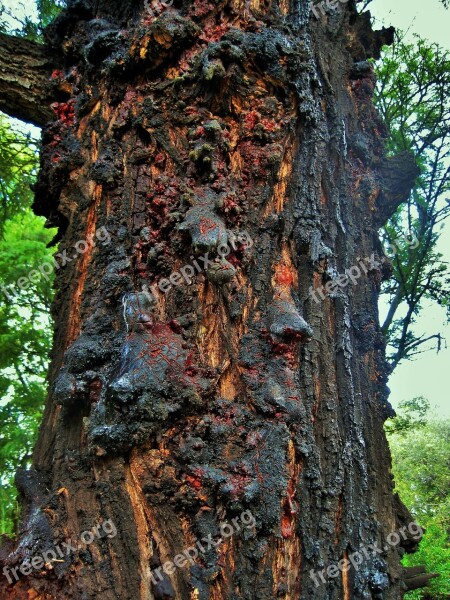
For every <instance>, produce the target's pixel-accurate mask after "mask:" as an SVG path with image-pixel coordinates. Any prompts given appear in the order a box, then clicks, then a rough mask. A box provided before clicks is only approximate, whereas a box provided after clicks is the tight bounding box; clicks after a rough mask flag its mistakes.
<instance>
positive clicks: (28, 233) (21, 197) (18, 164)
mask: <svg viewBox="0 0 450 600" xmlns="http://www.w3.org/2000/svg"><path fill="white" fill-rule="evenodd" d="M36 165H37V154H36V152H35V145H34V144H30V139H29V137H28V136H26V135H23V134H22V133H21V132H20V131H18V130H15V129H14V128H13V127H12V126H11V125H10V122H9V121H8V119H7V118H6V117H1V118H0V189H2V190H4V191H5V192H4V193H5V195H4V203H3V206H2V209H3V210H2V212H1V213H0V231H1V234H2V235H1V238H0V398H1V400H0V423H1V428H0V484H1V488H0V489H1V491H0V533H12V532H13V531H14V529H15V524H16V521H17V505H16V499H15V497H16V490H15V487H14V474H15V471H16V469H17V468H18V467H26V466H27V465H28V464H29V461H30V457H31V450H32V448H33V444H34V442H35V438H36V433H37V428H38V424H39V422H40V419H41V413H42V407H43V403H44V398H45V393H46V390H45V377H46V372H47V367H48V354H49V351H50V346H51V323H50V316H49V315H50V304H51V300H52V285H51V280H46V279H45V278H44V277H38V278H33V282H31V281H30V284H29V286H28V287H26V289H21V288H19V287H17V286H16V287H15V288H14V289H15V293H13V292H12V289H11V288H6V289H7V292H8V294H5V293H4V290H3V289H2V288H3V287H4V286H8V285H10V284H12V285H15V284H16V283H17V281H18V279H20V278H22V277H27V278H28V275H29V273H30V272H31V271H32V270H33V269H37V268H38V267H39V266H40V265H41V264H42V263H44V262H51V260H52V251H51V250H50V249H48V248H47V245H48V243H49V242H50V240H51V239H52V238H53V236H54V233H55V232H54V230H53V231H51V230H50V231H49V230H45V229H44V220H43V219H42V218H39V217H36V216H35V215H34V214H33V213H32V212H31V209H30V205H31V202H32V193H31V189H30V187H29V184H30V183H31V182H32V180H33V176H34V173H35V171H36ZM8 296H10V298H8Z"/></svg>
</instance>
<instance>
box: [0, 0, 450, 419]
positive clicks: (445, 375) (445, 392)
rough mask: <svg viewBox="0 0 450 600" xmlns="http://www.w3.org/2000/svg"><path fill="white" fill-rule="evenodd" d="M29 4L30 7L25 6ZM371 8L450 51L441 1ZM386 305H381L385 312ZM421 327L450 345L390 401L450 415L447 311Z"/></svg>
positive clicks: (407, 0) (420, 360) (400, 381)
mask: <svg viewBox="0 0 450 600" xmlns="http://www.w3.org/2000/svg"><path fill="white" fill-rule="evenodd" d="M4 4H5V5H6V6H7V7H9V8H10V9H11V10H12V12H13V13H19V14H21V15H23V14H24V12H25V14H32V13H33V12H34V2H32V1H30V0H24V1H23V2H21V1H20V0H19V1H17V0H4ZM25 7H26V8H25ZM369 10H370V11H371V13H372V15H373V16H374V18H375V25H376V26H377V27H381V26H382V25H384V26H389V25H394V26H395V27H397V28H399V29H402V30H403V31H408V32H409V33H408V36H407V37H409V38H411V39H412V35H413V34H414V33H417V34H419V35H420V36H421V37H425V38H427V39H428V40H430V41H434V42H438V43H439V44H440V45H441V46H443V47H445V48H447V49H449V50H450V36H449V30H450V9H449V10H446V9H445V8H444V6H443V5H442V3H441V2H440V0H425V1H424V0H373V1H372V2H371V4H370V5H369ZM439 250H440V252H441V253H442V254H443V255H444V257H445V258H446V259H447V260H449V259H450V223H447V225H446V229H445V231H444V233H443V235H442V237H441V240H440V246H439ZM385 311H386V306H383V305H381V306H380V313H381V315H383V313H385ZM418 330H420V331H421V332H423V333H427V334H430V333H437V332H439V333H441V334H442V335H443V336H444V337H446V338H447V345H448V347H447V348H445V347H444V348H443V350H441V352H440V353H439V354H437V353H436V352H435V351H430V352H427V353H425V354H422V355H420V356H419V357H417V358H416V359H415V360H412V361H406V362H403V363H401V364H400V365H399V366H398V367H397V368H396V370H395V372H394V374H393V375H392V377H391V379H390V381H389V387H390V389H391V398H390V401H391V403H392V405H393V406H394V407H397V406H398V404H399V402H400V401H402V400H408V399H411V398H414V397H416V396H425V397H426V398H428V400H429V401H430V403H431V405H432V407H435V413H436V414H437V415H438V416H442V417H449V418H450V326H448V325H446V323H445V312H444V311H443V310H442V309H440V308H439V307H437V306H431V305H430V306H428V307H426V309H425V310H424V311H423V314H422V316H421V317H420V318H419V320H418Z"/></svg>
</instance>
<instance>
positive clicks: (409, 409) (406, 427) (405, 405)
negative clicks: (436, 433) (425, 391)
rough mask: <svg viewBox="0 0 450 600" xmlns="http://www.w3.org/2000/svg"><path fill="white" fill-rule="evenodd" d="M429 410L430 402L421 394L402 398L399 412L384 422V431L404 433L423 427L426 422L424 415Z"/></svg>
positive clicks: (425, 415)
mask: <svg viewBox="0 0 450 600" xmlns="http://www.w3.org/2000/svg"><path fill="white" fill-rule="evenodd" d="M429 410H430V403H429V401H428V400H427V399H426V398H424V397H423V396H418V397H417V398H413V399H412V400H403V401H402V402H400V404H399V414H398V415H397V416H396V417H395V418H394V419H390V420H389V421H388V422H387V423H386V425H385V428H386V432H387V433H389V434H393V433H401V434H406V433H408V432H410V431H411V430H417V429H419V428H420V427H424V426H425V425H426V424H427V420H426V417H427V414H428V411H429Z"/></svg>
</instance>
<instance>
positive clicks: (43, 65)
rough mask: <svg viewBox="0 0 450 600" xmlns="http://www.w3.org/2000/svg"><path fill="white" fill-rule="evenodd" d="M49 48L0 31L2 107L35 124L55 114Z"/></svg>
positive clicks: (0, 100) (41, 123)
mask: <svg viewBox="0 0 450 600" xmlns="http://www.w3.org/2000/svg"><path fill="white" fill-rule="evenodd" d="M53 64H54V60H53V59H52V58H51V55H50V54H49V53H48V50H47V48H45V47H44V46H39V45H38V44H34V43H33V42H30V41H28V40H24V39H21V38H16V37H11V36H9V35H5V34H4V33H0V110H2V111H3V112H6V113H7V114H10V115H12V116H14V117H17V118H18V119H23V120H24V121H28V122H29V123H34V124H35V125H44V124H45V123H46V122H47V121H49V120H50V119H51V118H52V117H53V112H52V110H51V108H50V106H49V104H50V102H49V98H50V93H51V85H50V84H49V76H50V73H51V71H52V65H53Z"/></svg>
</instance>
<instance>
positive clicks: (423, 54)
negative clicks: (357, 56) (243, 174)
mask: <svg viewBox="0 0 450 600" xmlns="http://www.w3.org/2000/svg"><path fill="white" fill-rule="evenodd" d="M376 72H377V78H378V84H377V88H376V92H375V102H376V105H377V107H378V109H379V110H380V112H381V114H382V116H383V120H384V121H385V123H386V124H387V125H388V128H389V138H388V151H389V152H390V153H391V155H398V153H400V152H408V153H412V154H413V156H414V158H415V161H416V164H417V165H418V166H419V168H420V174H419V176H418V178H417V180H416V183H415V185H414V188H413V190H412V192H411V195H410V196H409V198H408V201H407V202H406V203H402V204H401V205H400V206H399V208H398V210H397V211H396V213H395V215H394V216H393V217H392V218H391V219H390V220H389V221H388V223H387V224H386V226H385V227H384V229H383V239H384V242H385V244H386V245H387V252H388V254H390V255H391V257H392V265H393V275H392V277H391V278H390V279H389V280H388V281H387V282H386V283H385V284H384V286H383V295H382V297H383V296H384V297H385V300H386V302H387V303H388V304H389V310H388V313H387V316H386V318H385V321H384V323H383V325H382V331H383V334H384V336H385V338H386V341H387V343H388V345H389V347H390V349H391V353H390V357H389V360H390V365H391V369H394V368H395V367H396V366H397V365H398V363H399V362H400V361H401V360H404V359H408V358H411V357H413V356H415V355H417V354H418V353H420V352H423V351H424V350H426V349H429V348H430V342H432V341H434V343H435V346H436V347H437V349H438V350H439V348H440V346H441V343H442V336H441V333H440V332H439V331H436V332H425V333H419V332H418V331H417V327H416V321H417V317H418V316H419V315H420V313H421V311H422V310H423V309H424V307H425V306H426V304H427V302H431V303H436V304H438V305H440V306H443V307H444V308H446V309H447V315H449V314H450V312H449V298H450V274H449V269H448V263H447V262H446V261H444V259H443V257H442V255H441V254H440V253H439V252H438V250H437V245H438V242H439V239H440V235H441V231H442V226H443V223H444V221H445V220H446V219H447V218H448V216H449V214H450V200H449V199H448V198H447V196H446V194H447V193H448V191H449V188H450V135H449V134H450V57H449V54H448V53H447V52H445V51H443V50H442V48H440V47H439V46H438V45H437V44H433V43H428V42H426V41H425V40H422V39H420V38H419V37H417V36H416V39H415V42H414V43H406V42H405V41H404V39H403V34H401V33H398V34H397V39H396V41H395V43H394V44H393V45H392V46H391V47H390V48H386V49H385V51H384V52H383V55H382V60H380V61H378V62H377V68H376ZM411 236H412V237H414V238H415V239H417V240H418V243H417V244H416V245H414V246H415V247H412V244H411V243H410V241H411Z"/></svg>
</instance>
